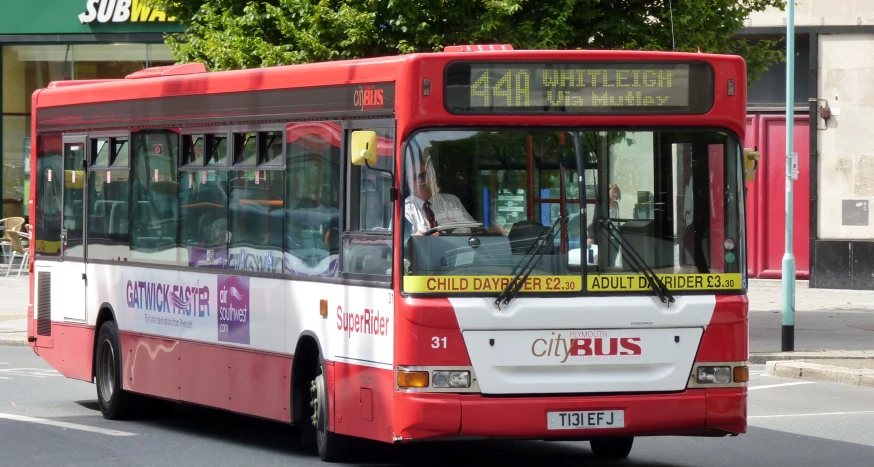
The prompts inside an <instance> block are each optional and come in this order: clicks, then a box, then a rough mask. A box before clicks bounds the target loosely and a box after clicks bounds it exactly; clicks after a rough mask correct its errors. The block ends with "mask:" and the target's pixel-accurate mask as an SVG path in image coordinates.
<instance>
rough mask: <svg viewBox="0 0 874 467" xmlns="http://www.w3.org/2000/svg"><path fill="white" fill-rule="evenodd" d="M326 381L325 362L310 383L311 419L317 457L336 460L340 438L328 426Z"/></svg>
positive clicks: (340, 449)
mask: <svg viewBox="0 0 874 467" xmlns="http://www.w3.org/2000/svg"><path fill="white" fill-rule="evenodd" d="M327 387H328V381H327V378H326V377H325V364H324V363H322V364H321V365H320V366H319V374H318V376H316V377H315V378H314V379H313V380H312V382H311V383H310V407H312V409H313V411H312V416H311V421H312V425H313V427H314V428H315V431H316V446H317V447H318V450H319V457H320V458H321V459H322V460H323V461H325V462H338V461H340V460H341V457H340V453H341V451H343V446H342V445H341V444H342V441H343V440H342V438H341V436H340V435H338V434H336V433H332V432H331V431H330V429H329V428H328V425H329V423H328V421H329V420H328V413H330V412H329V410H328V392H327Z"/></svg>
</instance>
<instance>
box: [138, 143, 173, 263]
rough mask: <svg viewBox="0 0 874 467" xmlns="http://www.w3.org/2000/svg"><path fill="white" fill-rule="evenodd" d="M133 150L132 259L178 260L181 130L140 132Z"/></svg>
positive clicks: (162, 261) (156, 261) (151, 260)
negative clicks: (178, 161) (178, 193)
mask: <svg viewBox="0 0 874 467" xmlns="http://www.w3.org/2000/svg"><path fill="white" fill-rule="evenodd" d="M131 150H132V151H133V154H132V165H133V167H132V170H133V174H132V176H131V179H132V182H131V210H132V211H133V212H132V216H131V259H132V260H133V261H145V262H150V263H163V264H176V261H177V244H178V238H177V237H178V229H177V227H178V223H179V206H178V204H177V203H176V198H177V186H178V185H179V177H178V168H177V158H178V155H179V134H178V133H176V132H174V131H169V130H160V131H143V132H137V133H134V135H133V137H132V147H131Z"/></svg>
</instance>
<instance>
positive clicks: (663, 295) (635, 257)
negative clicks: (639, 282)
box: [598, 218, 675, 303]
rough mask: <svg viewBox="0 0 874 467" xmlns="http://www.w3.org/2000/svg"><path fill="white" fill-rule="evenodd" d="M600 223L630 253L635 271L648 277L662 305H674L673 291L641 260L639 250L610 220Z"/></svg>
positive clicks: (602, 220) (601, 220) (603, 220)
mask: <svg viewBox="0 0 874 467" xmlns="http://www.w3.org/2000/svg"><path fill="white" fill-rule="evenodd" d="M598 223H599V224H600V225H601V227H603V228H604V230H606V231H607V234H609V235H611V236H612V237H613V238H615V239H616V241H617V242H619V244H620V245H622V248H625V249H626V250H627V251H628V253H629V255H628V259H629V260H631V263H632V264H631V265H632V266H634V269H635V270H637V271H640V272H642V273H643V275H644V276H645V277H646V280H647V282H648V283H649V286H650V287H652V289H653V290H654V291H655V293H656V294H658V296H659V299H661V301H662V303H668V301H670V302H671V303H673V302H674V301H675V300H674V296H673V294H671V291H670V290H669V289H668V287H667V286H666V285H665V283H664V282H662V280H661V279H660V278H659V276H658V275H657V274H656V273H655V271H653V270H652V268H651V267H649V265H648V264H646V261H644V260H643V258H641V256H640V253H638V252H637V250H635V249H634V247H632V246H631V244H630V243H628V240H626V239H625V236H624V235H622V233H621V232H620V231H619V229H618V228H617V227H616V224H614V223H613V222H612V221H611V220H610V219H605V218H601V219H598Z"/></svg>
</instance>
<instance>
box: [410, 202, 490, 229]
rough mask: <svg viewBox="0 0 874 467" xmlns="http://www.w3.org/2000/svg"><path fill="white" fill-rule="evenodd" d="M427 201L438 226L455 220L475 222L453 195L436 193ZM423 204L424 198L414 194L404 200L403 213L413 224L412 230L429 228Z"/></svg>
mask: <svg viewBox="0 0 874 467" xmlns="http://www.w3.org/2000/svg"><path fill="white" fill-rule="evenodd" d="M428 201H430V202H431V210H432V211H434V219H436V220H437V225H438V226H441V225H445V224H452V223H456V222H476V221H475V220H474V218H473V217H471V215H470V214H469V213H468V212H467V210H466V209H464V205H462V204H461V200H459V199H458V197H457V196H455V195H450V194H445V193H437V194H435V195H432V196H431V199H430V200H428ZM424 206H425V200H422V199H419V198H417V197H416V196H414V195H410V196H408V197H407V199H406V200H405V201H404V213H405V215H406V216H407V220H408V221H410V223H411V224H413V232H424V231H426V230H428V229H430V228H431V227H430V226H429V225H428V216H426V215H425V208H424Z"/></svg>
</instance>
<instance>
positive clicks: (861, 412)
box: [747, 410, 874, 418]
mask: <svg viewBox="0 0 874 467" xmlns="http://www.w3.org/2000/svg"><path fill="white" fill-rule="evenodd" d="M866 413H874V410H863V411H860V412H822V413H795V414H784V415H751V416H749V417H747V418H780V417H816V416H820V415H857V414H866Z"/></svg>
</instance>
